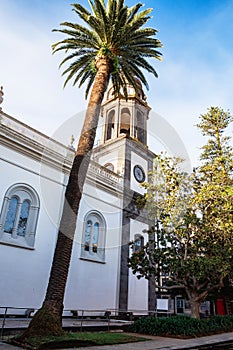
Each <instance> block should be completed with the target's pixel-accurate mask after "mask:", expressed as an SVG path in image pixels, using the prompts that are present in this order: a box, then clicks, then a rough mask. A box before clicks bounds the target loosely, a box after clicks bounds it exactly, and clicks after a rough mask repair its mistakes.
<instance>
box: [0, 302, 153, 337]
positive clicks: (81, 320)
mask: <svg viewBox="0 0 233 350" xmlns="http://www.w3.org/2000/svg"><path fill="white" fill-rule="evenodd" d="M37 310H38V309H37V308H33V307H13V306H0V324H1V332H0V339H2V338H3V336H4V331H5V329H6V328H11V327H9V325H10V324H13V321H15V322H16V323H15V324H14V327H15V328H22V323H21V324H20V321H24V322H25V321H28V319H30V318H31V317H32V316H33V315H34V313H35V312H36V311H37ZM142 316H154V317H157V316H159V312H157V311H151V310H136V309H131V310H119V309H111V308H108V309H102V310H92V309H78V308H77V309H76V308H73V309H71V308H70V309H64V310H63V324H64V326H67V327H78V328H79V329H80V331H81V332H82V331H83V328H84V327H86V326H91V325H95V326H96V325H98V323H99V325H100V323H102V326H103V325H106V326H107V330H108V331H109V330H110V326H111V325H114V326H116V327H117V326H118V325H121V326H122V325H124V324H127V323H128V324H129V323H131V322H132V321H133V320H134V319H136V318H139V317H142ZM69 320H72V321H74V320H75V321H77V323H76V324H74V323H72V326H70V325H69ZM17 323H18V324H19V326H21V327H17ZM91 323H92V324H91ZM6 326H8V327H6ZM25 326H27V323H26V324H25ZM14 327H12V328H14Z"/></svg>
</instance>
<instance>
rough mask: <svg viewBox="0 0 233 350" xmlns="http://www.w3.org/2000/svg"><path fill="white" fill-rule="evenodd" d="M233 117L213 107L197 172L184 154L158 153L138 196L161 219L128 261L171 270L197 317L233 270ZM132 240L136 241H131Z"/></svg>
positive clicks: (144, 270)
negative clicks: (184, 163) (232, 133)
mask: <svg viewBox="0 0 233 350" xmlns="http://www.w3.org/2000/svg"><path fill="white" fill-rule="evenodd" d="M231 122H232V117H231V116H230V114H229V112H224V111H223V110H221V109H220V108H217V107H211V108H210V109H209V110H208V113H207V114H205V115H202V116H201V117H200V123H199V124H198V128H199V129H200V130H201V132H202V133H203V134H204V135H207V136H208V141H207V143H206V145H204V146H203V147H202V153H201V157H200V158H201V160H202V164H201V165H200V166H199V167H198V168H197V169H195V171H194V172H193V173H192V174H187V173H185V172H183V171H182V168H181V167H180V165H181V160H179V159H177V158H173V157H168V156H167V155H160V156H158V157H157V158H156V159H155V166H154V171H153V173H152V174H151V182H149V183H146V184H144V187H145V188H146V189H147V193H146V194H145V195H144V198H143V199H142V201H141V200H139V205H145V206H146V208H147V210H148V211H149V213H150V216H151V217H154V218H155V223H156V225H155V226H154V227H152V228H150V230H149V233H150V234H151V231H153V232H155V236H156V239H155V243H154V249H151V242H149V243H147V244H146V245H145V246H144V247H143V248H142V249H141V251H139V252H135V253H133V254H132V256H131V258H130V259H129V266H130V267H131V268H132V270H133V273H135V274H137V276H138V277H139V278H141V277H146V278H148V277H149V276H150V274H155V275H157V276H158V278H157V282H158V281H159V278H160V277H159V276H160V274H161V272H164V273H165V274H168V275H169V279H168V281H167V282H168V284H169V285H170V287H169V286H168V285H167V286H166V288H168V289H169V288H182V289H183V290H184V291H185V293H186V295H187V297H188V299H189V301H190V304H191V311H192V316H193V317H199V306H200V303H201V302H202V301H204V300H205V299H206V297H207V296H208V295H209V294H210V293H211V292H213V291H216V290H219V289H220V288H221V287H223V285H224V279H225V278H226V277H230V276H231V273H232V272H231V271H232V258H233V249H232V244H233V226H232V225H233V220H232V215H233V201H232V193H233V191H232V189H233V186H232V185H233V177H232V159H233V157H232V155H233V154H232V147H231V146H230V144H229V140H230V138H229V137H228V136H225V132H226V128H227V127H228V126H229V124H230V123H231ZM132 244H133V243H132ZM163 287H164V286H163Z"/></svg>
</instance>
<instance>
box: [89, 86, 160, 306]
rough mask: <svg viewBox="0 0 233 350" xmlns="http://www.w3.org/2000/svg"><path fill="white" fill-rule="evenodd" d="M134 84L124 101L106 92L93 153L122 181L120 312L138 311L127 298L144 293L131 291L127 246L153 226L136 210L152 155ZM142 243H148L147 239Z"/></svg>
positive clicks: (145, 111)
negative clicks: (134, 309)
mask: <svg viewBox="0 0 233 350" xmlns="http://www.w3.org/2000/svg"><path fill="white" fill-rule="evenodd" d="M137 84H138V90H137V91H135V89H134V88H133V87H132V86H130V85H128V87H127V89H128V99H127V100H126V99H125V97H124V96H120V97H118V98H116V97H115V96H114V90H113V87H112V86H111V87H110V88H109V90H108V91H107V94H106V100H105V102H104V103H103V104H102V110H101V116H102V118H103V119H102V120H103V122H102V135H101V141H100V144H99V146H98V147H96V148H95V149H93V153H92V154H93V159H94V161H95V162H97V163H99V164H100V165H102V166H105V167H106V168H108V169H109V170H111V171H112V172H114V173H117V174H118V175H120V176H121V177H122V188H123V199H122V209H121V210H122V215H121V216H122V227H121V228H120V229H121V233H120V234H121V239H120V241H121V246H120V248H119V254H120V259H119V260H120V271H119V283H118V285H119V298H118V299H119V300H118V307H119V309H120V310H122V311H127V310H129V309H132V308H137V309H138V306H137V305H132V299H133V298H131V297H130V296H131V295H133V294H137V293H143V290H142V289H141V291H138V290H134V287H135V281H134V282H132V278H134V279H135V276H131V275H130V272H129V268H128V257H129V255H130V251H129V242H130V241H132V240H135V234H136V233H137V236H138V234H139V233H140V232H142V231H143V229H147V228H149V226H150V225H151V224H152V223H151V222H150V221H149V219H148V215H146V213H145V212H144V213H143V212H140V211H139V210H138V207H137V198H138V196H140V195H143V193H144V192H145V190H144V188H142V186H141V183H142V182H144V181H148V172H149V171H150V170H152V167H153V159H154V158H155V154H154V153H153V152H151V151H150V150H149V149H148V145H147V120H148V118H149V112H150V109H151V108H150V107H149V105H148V104H147V102H146V96H145V94H144V92H143V89H142V86H141V84H140V82H138V83H137ZM135 230H137V232H135ZM145 239H147V237H146V236H145ZM140 283H142V282H141V281H139V282H138V284H140ZM145 283H147V282H146V281H145ZM140 288H141V287H140ZM144 291H145V286H144ZM143 294H144V293H143ZM147 303H148V304H147V305H146V306H145V307H146V308H147V309H148V310H155V305H154V304H155V287H154V281H149V284H148V300H147Z"/></svg>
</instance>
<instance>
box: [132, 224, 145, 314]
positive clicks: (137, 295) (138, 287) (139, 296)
mask: <svg viewBox="0 0 233 350" xmlns="http://www.w3.org/2000/svg"><path fill="white" fill-rule="evenodd" d="M146 229H148V225H146V224H144V223H142V222H139V221H137V220H132V219H131V220H130V240H131V241H133V240H134V239H135V235H141V236H143V237H144V242H145V243H146V242H147V240H148V237H147V234H146V233H143V230H146ZM131 253H132V251H131ZM128 309H129V310H138V311H141V310H147V309H148V281H147V280H146V279H145V278H141V279H140V280H139V279H138V278H137V277H136V276H135V275H134V274H133V273H132V271H131V270H130V269H129V295H128Z"/></svg>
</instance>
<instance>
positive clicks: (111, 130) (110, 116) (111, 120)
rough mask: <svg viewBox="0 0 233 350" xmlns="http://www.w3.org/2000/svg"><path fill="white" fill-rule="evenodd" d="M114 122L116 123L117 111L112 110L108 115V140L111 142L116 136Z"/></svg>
mask: <svg viewBox="0 0 233 350" xmlns="http://www.w3.org/2000/svg"><path fill="white" fill-rule="evenodd" d="M114 122H115V111H114V110H112V111H111V112H109V114H108V118H107V128H106V129H107V130H106V131H107V133H106V140H110V139H112V138H113V136H114Z"/></svg>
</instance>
